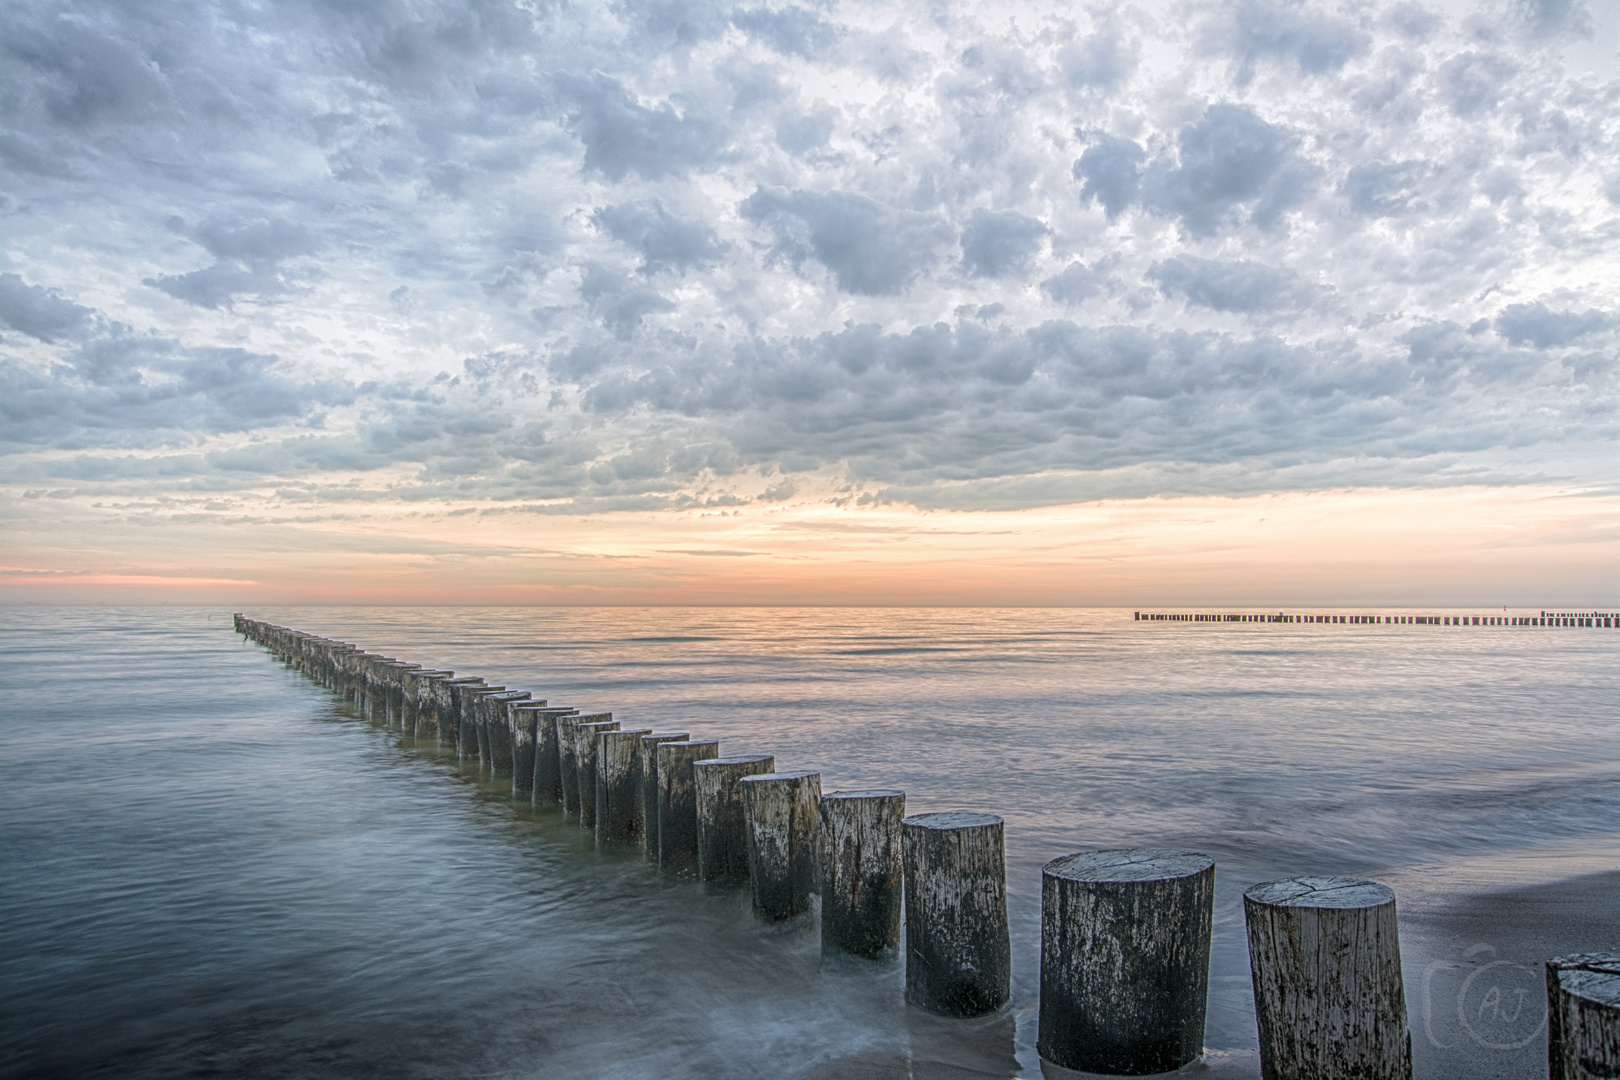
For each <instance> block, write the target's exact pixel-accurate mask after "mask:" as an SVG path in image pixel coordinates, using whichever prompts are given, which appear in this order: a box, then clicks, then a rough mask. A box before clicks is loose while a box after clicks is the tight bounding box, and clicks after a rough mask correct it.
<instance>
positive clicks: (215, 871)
mask: <svg viewBox="0 0 1620 1080" xmlns="http://www.w3.org/2000/svg"><path fill="white" fill-rule="evenodd" d="M1234 610H1243V609H1234ZM1331 611H1332V609H1326V608H1324V609H1321V612H1322V613H1324V614H1326V613H1331ZM1378 611H1379V613H1380V614H1394V613H1395V612H1393V610H1392V609H1391V610H1386V609H1378ZM248 613H249V614H251V615H253V616H254V617H257V618H262V619H267V620H270V621H273V622H277V623H280V624H282V625H286V626H291V627H296V628H298V629H303V630H307V631H310V632H314V633H319V634H322V635H326V636H330V637H335V638H340V639H343V640H346V641H351V642H354V643H356V644H358V645H360V646H361V647H363V648H365V649H367V650H369V651H373V652H380V653H384V654H386V655H389V656H393V657H396V658H399V659H402V660H409V661H412V662H416V663H421V664H423V665H425V666H433V667H440V668H450V669H453V670H455V671H456V672H458V673H459V674H472V675H481V676H483V677H484V678H485V679H486V680H488V681H489V682H491V683H495V684H502V685H505V686H507V687H509V688H514V689H525V690H529V691H531V692H532V693H533V695H534V697H536V698H545V699H547V700H548V701H550V702H551V703H553V704H563V705H571V706H577V707H579V708H581V709H583V710H585V711H589V712H597V711H611V712H612V713H613V715H614V718H615V719H617V720H620V721H621V722H623V724H624V726H625V727H626V728H629V727H631V726H632V725H634V726H645V727H652V728H654V729H656V730H663V731H670V730H673V731H687V732H690V733H691V734H692V735H693V737H703V738H713V739H718V740H719V742H720V749H721V752H722V753H727V754H730V753H769V754H773V755H775V759H776V766H777V768H778V769H788V768H802V769H817V770H820V772H821V776H822V787H823V789H824V790H836V789H840V788H842V789H853V788H869V787H884V788H899V789H902V790H904V791H905V793H906V800H907V811H908V812H910V813H922V812H927V811H938V810H975V811H987V812H991V813H995V814H998V815H1000V816H1001V817H1002V818H1003V819H1004V820H1005V822H1006V870H1007V887H1008V903H1009V912H1010V919H1011V933H1012V956H1013V985H1012V1000H1011V1003H1010V1004H1009V1005H1008V1006H1007V1008H1006V1009H1004V1010H1002V1011H1001V1012H999V1013H996V1014H994V1015H992V1016H989V1017H984V1018H980V1019H976V1020H949V1019H944V1018H940V1017H935V1016H931V1015H928V1014H924V1013H921V1012H919V1011H918V1010H916V1009H914V1008H908V1007H907V1006H906V1004H905V1003H904V996H903V988H904V969H903V960H901V959H891V960H880V961H877V962H866V961H854V960H842V959H839V958H836V957H834V958H823V957H822V955H821V950H820V938H819V932H818V930H817V926H816V922H815V918H814V915H813V914H812V915H808V916H805V917H802V918H800V919H799V920H796V921H793V922H790V923H787V924H779V925H765V924H762V923H760V922H758V921H757V920H756V919H755V918H754V917H753V915H752V914H751V913H750V911H749V905H748V898H747V896H746V893H745V892H736V891H730V892H716V891H714V890H713V889H710V888H705V887H703V886H701V885H699V884H696V883H694V882H691V881H688V880H684V879H679V878H670V877H668V876H665V875H661V874H660V873H659V872H658V870H657V869H656V868H655V867H653V866H652V865H649V864H648V863H647V862H646V861H645V859H644V858H643V857H642V855H641V854H640V852H639V850H614V849H608V850H599V849H598V848H597V846H596V845H595V843H594V841H593V839H592V837H591V836H590V835H589V834H588V833H587V832H586V831H584V830H582V829H581V828H579V826H578V825H577V823H576V822H575V821H574V820H573V819H571V818H569V817H567V816H565V815H564V814H563V813H562V812H561V811H560V810H557V809H551V808H543V809H540V810H536V809H534V808H532V807H530V806H528V805H527V804H524V803H519V802H515V801H514V800H513V799H512V798H511V796H510V786H509V782H507V781H500V782H491V781H488V780H486V779H485V778H483V777H482V776H481V774H480V773H479V772H478V770H476V769H475V768H472V767H469V766H464V765H462V764H460V763H458V762H457V761H456V760H455V758H454V755H453V753H447V752H446V751H445V750H442V749H441V748H439V747H438V746H436V745H428V744H419V743H417V742H416V741H414V740H412V739H409V738H406V737H403V736H402V735H401V734H400V733H399V732H397V731H392V730H389V729H388V728H387V727H385V726H384V725H382V724H381V723H377V722H372V721H369V720H367V719H365V718H363V717H361V716H360V715H359V714H358V713H357V712H356V711H355V709H354V707H353V706H352V705H350V704H349V703H347V702H345V701H343V700H341V699H339V698H338V697H336V696H335V695H333V694H332V693H331V692H330V691H328V690H326V689H325V688H323V687H321V686H318V685H316V684H315V683H313V682H312V681H310V680H309V679H308V678H306V677H305V676H304V675H302V674H300V673H299V672H297V671H294V670H292V669H291V668H289V667H287V666H286V665H284V664H283V663H282V662H281V661H280V660H278V659H277V658H276V657H275V656H273V655H272V654H271V653H269V652H268V651H266V650H265V649H263V648H261V647H260V646H258V645H255V644H253V643H251V642H247V641H245V640H244V639H243V638H241V637H240V636H238V635H236V634H234V633H233V632H232V626H231V613H230V612H229V611H227V610H216V609H201V608H183V607H144V608H138V607H128V608H94V607H59V608H50V607H26V606H16V607H8V608H5V609H3V618H0V649H3V653H0V655H3V657H4V663H3V665H0V681H3V683H4V696H3V699H0V700H3V701H4V702H5V706H4V709H3V711H0V1075H3V1076H5V1077H81V1076H82V1077H120V1078H125V1077H128V1078H146V1077H153V1078H158V1077H161V1078H173V1077H215V1076H221V1077H238V1076H240V1077H266V1078H275V1077H349V1076H353V1077H424V1078H426V1077H435V1078H439V1077H448V1078H461V1077H467V1078H472V1077H480V1078H484V1077H490V1078H507V1077H512V1078H518V1077H559V1078H561V1077H567V1078H575V1077H604V1078H626V1080H629V1078H732V1077H737V1078H744V1077H792V1078H809V1080H822V1078H844V1077H850V1078H856V1080H864V1078H872V1080H879V1078H891V1077H894V1078H899V1077H906V1078H916V1077H1046V1078H1055V1077H1072V1076H1076V1075H1078V1074H1073V1073H1068V1072H1065V1071H1063V1070H1061V1069H1058V1068H1056V1067H1055V1066H1052V1065H1050V1064H1043V1063H1042V1061H1041V1060H1040V1058H1039V1056H1038V1054H1037V1053H1036V1050H1035V1046H1036V1031H1037V1019H1038V1016H1037V1013H1038V998H1039V975H1040V972H1039V965H1040V897H1041V866H1042V865H1043V864H1044V863H1046V862H1047V861H1049V860H1051V859H1053V858H1056V857H1058V856H1061V855H1066V854H1069V853H1073V852H1076V851H1082V850H1086V849H1094V848H1112V847H1132V846H1155V847H1175V848H1185V849H1190V850H1195V851H1200V852H1204V853H1206V854H1208V855H1209V856H1211V857H1213V858H1214V859H1215V860H1216V868H1217V869H1216V896H1215V924H1214V942H1213V949H1212V955H1211V971H1210V993H1209V1007H1208V1014H1207V1022H1206V1034H1205V1044H1206V1048H1207V1051H1206V1055H1205V1057H1204V1059H1203V1060H1202V1061H1200V1062H1198V1063H1196V1064H1194V1065H1193V1066H1190V1067H1189V1068H1188V1069H1186V1070H1183V1072H1184V1073H1185V1074H1186V1075H1189V1076H1208V1077H1226V1076H1232V1077H1253V1076H1258V1075H1259V1068H1260V1067H1259V1060H1258V1056H1257V1050H1256V1047H1257V1034H1256V1030H1255V1019H1254V1006H1253V997H1252V992H1251V984H1250V972H1249V967H1248V953H1247V946H1246V943H1245V936H1244V925H1243V909H1242V893H1243V890H1244V889H1245V888H1247V887H1249V886H1250V885H1252V884H1254V883H1256V882H1261V881H1267V880H1272V879H1276V878H1284V877H1291V876H1295V875H1300V874H1341V875H1351V876H1358V877H1369V878H1372V879H1374V880H1377V881H1382V882H1385V883H1386V884H1389V885H1390V886H1391V887H1392V888H1394V890H1395V893H1396V897H1397V909H1398V912H1399V915H1400V920H1401V945H1402V958H1403V966H1404V971H1405V984H1406V997H1407V1006H1408V1014H1409V1017H1410V1022H1411V1026H1412V1038H1413V1053H1414V1059H1415V1061H1416V1064H1417V1071H1418V1075H1419V1076H1420V1077H1473V1076H1479V1077H1515V1078H1516V1077H1526V1078H1528V1077H1534V1076H1544V1075H1545V1069H1546V1042H1545V1038H1546V1037H1545V1025H1544V1016H1545V1014H1544V1009H1543V1005H1542V1002H1543V1001H1544V996H1543V994H1544V991H1543V986H1544V983H1543V977H1542V973H1541V968H1540V964H1541V962H1542V961H1543V960H1545V959H1547V958H1548V957H1550V956H1553V955H1558V954H1560V953H1566V952H1581V951H1599V950H1610V951H1613V950H1615V949H1617V948H1620V630H1603V629H1590V628H1581V629H1575V628H1554V627H1520V626H1473V625H1469V626H1460V627H1452V626H1444V625H1395V624H1384V623H1380V624H1378V625H1370V624H1366V623H1362V624H1354V623H1332V624H1327V623H1313V624H1298V623H1295V624H1278V623H1257V622H1197V623H1194V622H1168V621H1164V622H1143V621H1139V620H1137V619H1135V618H1133V613H1132V612H1131V611H1129V610H1115V609H1069V608H1062V609H961V608H905V609H868V608H825V609H813V608H578V607H575V608H538V607H523V608H499V609H497V608H453V607H422V608H403V607H375V608H359V607H301V608H292V607H286V608H265V609H257V610H252V611H250V612H248ZM1356 613H1357V614H1359V613H1360V612H1356ZM1459 613H1460V612H1459ZM1473 613H1474V614H1480V613H1481V612H1479V611H1475V612H1473ZM1414 614H1425V615H1449V614H1452V613H1451V612H1446V611H1440V610H1435V611H1427V610H1426V611H1424V612H1421V613H1416V612H1414ZM1494 614H1497V615H1507V616H1520V615H1535V614H1536V613H1535V612H1517V611H1515V612H1496V613H1494Z"/></svg>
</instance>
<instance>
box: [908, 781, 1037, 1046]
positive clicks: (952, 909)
mask: <svg viewBox="0 0 1620 1080" xmlns="http://www.w3.org/2000/svg"><path fill="white" fill-rule="evenodd" d="M900 839H901V846H902V848H903V850H904V855H905V862H906V1002H907V1003H908V1004H911V1005H915V1006H917V1007H918V1008H920V1009H926V1010H927V1011H929V1012H932V1013H939V1014H940V1015H942V1016H982V1015H984V1014H985V1013H989V1012H995V1011H996V1010H997V1009H999V1008H1001V1007H1002V1006H1003V1005H1005V1004H1007V998H1008V993H1009V986H1010V982H1011V976H1012V940H1011V937H1010V936H1009V933H1008V928H1007V865H1006V856H1005V850H1004V843H1003V839H1002V821H1001V819H1000V818H999V817H997V816H996V815H994V814H976V813H971V812H968V811H953V812H950V813H943V814H917V815H914V816H912V817H908V818H906V819H905V820H904V821H902V822H901V823H900Z"/></svg>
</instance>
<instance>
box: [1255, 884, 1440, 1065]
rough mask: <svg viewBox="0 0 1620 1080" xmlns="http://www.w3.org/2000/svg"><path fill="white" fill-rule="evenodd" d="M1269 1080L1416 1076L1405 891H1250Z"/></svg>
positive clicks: (1302, 887)
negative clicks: (1399, 917)
mask: <svg viewBox="0 0 1620 1080" xmlns="http://www.w3.org/2000/svg"><path fill="white" fill-rule="evenodd" d="M1243 916H1244V920H1245V921H1246V922H1247V923H1248V930H1249V969H1250V972H1251V973H1252V975H1253V978H1254V1011H1255V1020H1256V1022H1257V1023H1258V1024H1259V1028H1260V1070H1261V1073H1262V1074H1263V1075H1264V1077H1265V1080H1352V1078H1355V1080H1410V1078H1411V1076H1412V1036H1411V1032H1410V1030H1409V1029H1408V1028H1407V1024H1406V994H1405V990H1404V988H1403V986H1402V983H1401V947H1400V939H1399V936H1398V934H1397V931H1396V923H1395V893H1394V892H1393V891H1391V890H1390V888H1389V887H1388V886H1386V885H1380V884H1378V883H1377V882H1375V881H1365V880H1361V879H1356V878H1341V877H1299V878H1290V879H1288V880H1286V881H1268V882H1263V883H1261V884H1259V885H1255V886H1254V887H1252V888H1250V889H1249V890H1248V891H1247V892H1245V893H1244V894H1243Z"/></svg>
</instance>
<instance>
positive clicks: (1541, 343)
mask: <svg viewBox="0 0 1620 1080" xmlns="http://www.w3.org/2000/svg"><path fill="white" fill-rule="evenodd" d="M1615 323H1616V319H1615V317H1614V316H1613V315H1611V314H1609V313H1607V312H1603V311H1599V310H1597V309H1596V308H1588V309H1587V310H1585V311H1554V310H1553V309H1551V308H1549V307H1548V306H1547V305H1546V304H1539V303H1538V304H1509V305H1508V306H1507V307H1505V308H1503V309H1502V312H1501V314H1499V315H1498V316H1497V317H1496V323H1495V325H1496V332H1497V333H1498V334H1501V335H1502V336H1503V337H1505V338H1507V339H1508V340H1509V341H1511V342H1513V344H1515V345H1534V346H1535V347H1536V348H1538V349H1550V348H1553V347H1555V346H1558V345H1569V344H1571V343H1573V342H1575V341H1578V340H1580V339H1581V338H1583V337H1585V336H1586V335H1588V334H1592V333H1596V332H1597V331H1599V330H1607V329H1608V328H1609V327H1611V326H1614V325H1615Z"/></svg>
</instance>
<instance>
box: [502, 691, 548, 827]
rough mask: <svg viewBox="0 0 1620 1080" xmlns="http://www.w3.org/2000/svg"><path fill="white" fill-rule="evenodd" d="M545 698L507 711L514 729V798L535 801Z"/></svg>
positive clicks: (522, 703)
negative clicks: (538, 740)
mask: <svg viewBox="0 0 1620 1080" xmlns="http://www.w3.org/2000/svg"><path fill="white" fill-rule="evenodd" d="M545 707H546V700H545V698H540V699H539V700H531V701H520V702H518V703H517V704H515V705H512V706H511V707H510V708H509V709H508V710H507V715H508V716H510V717H511V727H512V797H513V798H514V799H528V800H530V801H531V802H532V801H533V800H534V747H535V740H536V738H537V737H538V736H539V734H540V716H539V712H538V710H540V709H543V708H545Z"/></svg>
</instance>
